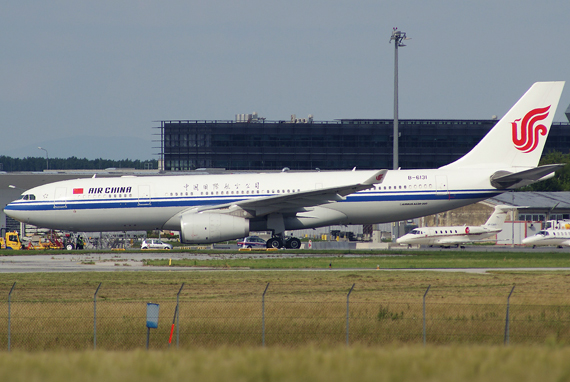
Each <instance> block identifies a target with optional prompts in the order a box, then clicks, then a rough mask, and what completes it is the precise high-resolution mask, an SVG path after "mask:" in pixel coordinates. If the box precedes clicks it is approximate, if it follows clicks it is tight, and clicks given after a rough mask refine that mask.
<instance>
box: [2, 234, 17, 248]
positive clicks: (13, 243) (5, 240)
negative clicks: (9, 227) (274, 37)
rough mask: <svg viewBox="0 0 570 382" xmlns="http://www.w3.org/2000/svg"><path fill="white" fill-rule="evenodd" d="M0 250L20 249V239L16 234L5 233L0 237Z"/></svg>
mask: <svg viewBox="0 0 570 382" xmlns="http://www.w3.org/2000/svg"><path fill="white" fill-rule="evenodd" d="M0 248H1V249H16V250H18V249H22V243H21V242H20V237H19V236H18V232H16V231H14V232H6V234H5V235H2V237H0Z"/></svg>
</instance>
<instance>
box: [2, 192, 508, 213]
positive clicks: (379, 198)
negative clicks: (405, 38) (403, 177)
mask: <svg viewBox="0 0 570 382" xmlns="http://www.w3.org/2000/svg"><path fill="white" fill-rule="evenodd" d="M501 193H502V192H497V191H496V190H468V191H467V192H465V191H450V192H442V193H439V194H437V195H436V194H435V193H433V192H432V193H425V192H424V193H421V194H420V193H419V192H415V191H413V192H392V193H390V192H377V193H368V192H367V193H359V194H352V195H349V196H347V198H346V201H341V202H339V203H345V202H389V201H414V200H415V201H424V200H426V201H427V200H434V201H435V200H465V199H486V198H491V197H493V196H496V195H499V194H501ZM263 196H270V195H260V196H257V195H255V196H254V197H255V198H257V197H263ZM247 199H251V197H250V196H248V195H244V196H243V197H237V198H236V196H201V197H196V196H193V197H182V198H180V197H178V198H176V197H174V198H164V197H161V198H154V199H150V202H148V201H147V200H146V199H145V200H141V201H139V200H138V199H135V198H123V199H112V200H109V199H93V200H68V201H66V202H65V203H60V204H59V205H58V207H54V206H55V205H54V201H49V202H38V201H35V202H29V201H26V202H24V201H16V202H13V203H11V204H8V205H7V206H6V207H5V210H13V211H50V210H70V209H71V210H90V209H93V210H97V209H114V208H157V207H195V206H205V205H216V204H225V203H233V202H239V201H242V200H247ZM140 203H142V204H140ZM64 205H65V207H64Z"/></svg>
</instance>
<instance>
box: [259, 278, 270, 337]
mask: <svg viewBox="0 0 570 382" xmlns="http://www.w3.org/2000/svg"><path fill="white" fill-rule="evenodd" d="M267 288H269V283H267V286H266V287H265V290H264V291H263V295H262V296H261V344H262V346H265V293H267Z"/></svg>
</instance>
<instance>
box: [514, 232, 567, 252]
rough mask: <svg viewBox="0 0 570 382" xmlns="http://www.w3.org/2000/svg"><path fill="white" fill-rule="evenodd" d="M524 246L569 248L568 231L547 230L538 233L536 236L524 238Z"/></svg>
mask: <svg viewBox="0 0 570 382" xmlns="http://www.w3.org/2000/svg"><path fill="white" fill-rule="evenodd" d="M522 243H523V244H524V245H532V247H533V248H534V247H536V246H544V245H555V246H557V247H558V248H562V247H570V229H547V230H542V231H538V232H537V233H536V235H533V236H529V237H525V238H524V239H523V241H522Z"/></svg>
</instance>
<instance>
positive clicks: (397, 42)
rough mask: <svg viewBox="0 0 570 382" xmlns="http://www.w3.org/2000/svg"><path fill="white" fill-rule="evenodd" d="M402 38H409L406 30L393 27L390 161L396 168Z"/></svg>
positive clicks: (395, 168)
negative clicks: (399, 55) (392, 133)
mask: <svg viewBox="0 0 570 382" xmlns="http://www.w3.org/2000/svg"><path fill="white" fill-rule="evenodd" d="M404 40H409V38H408V37H406V32H401V31H399V30H398V28H393V30H392V37H390V42H392V41H394V156H393V159H392V162H393V164H394V166H393V169H394V170H397V169H398V167H399V165H398V135H399V133H398V48H399V47H401V46H406V45H404V44H403V43H402V41H404Z"/></svg>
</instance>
